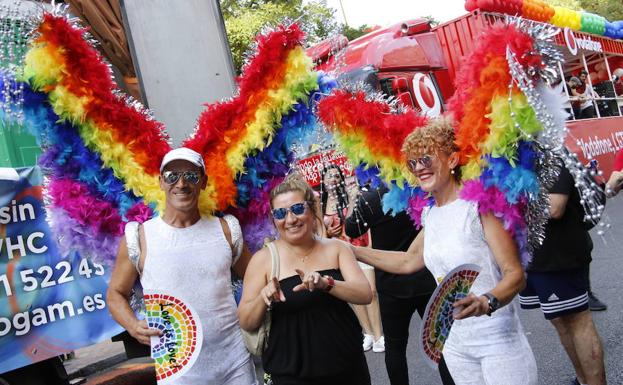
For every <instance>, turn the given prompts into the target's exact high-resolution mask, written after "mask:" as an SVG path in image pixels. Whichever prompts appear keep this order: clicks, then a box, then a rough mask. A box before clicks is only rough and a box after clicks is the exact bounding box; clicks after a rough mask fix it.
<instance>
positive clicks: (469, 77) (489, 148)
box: [318, 22, 566, 266]
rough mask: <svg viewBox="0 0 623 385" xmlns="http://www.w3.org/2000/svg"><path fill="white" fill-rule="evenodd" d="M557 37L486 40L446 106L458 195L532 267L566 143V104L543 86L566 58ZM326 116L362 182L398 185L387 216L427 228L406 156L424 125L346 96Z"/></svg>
mask: <svg viewBox="0 0 623 385" xmlns="http://www.w3.org/2000/svg"><path fill="white" fill-rule="evenodd" d="M551 36H552V33H551V32H550V31H546V30H544V29H543V28H540V27H537V28H535V27H534V26H531V25H529V24H525V23H523V24H522V23H521V22H515V23H508V24H504V25H501V24H500V25H497V26H494V27H492V28H490V29H489V30H487V31H485V32H484V33H483V35H482V36H481V38H480V40H479V42H478V44H477V46H476V47H475V49H474V51H473V52H472V53H471V54H470V55H469V56H468V57H467V58H466V59H465V62H464V64H463V66H462V67H461V69H460V72H459V75H458V78H457V85H456V89H457V92H456V94H455V95H454V96H453V97H452V99H451V100H449V102H448V110H449V111H448V113H450V114H452V115H453V117H454V120H455V122H456V127H455V134H456V135H455V136H456V144H457V145H458V147H459V154H460V159H461V163H462V178H463V189H462V191H461V193H460V196H461V198H463V199H466V200H469V201H473V202H476V203H477V204H478V207H479V210H480V212H481V213H493V214H494V215H496V216H497V217H499V218H500V219H501V220H502V222H503V224H504V227H505V228H506V229H507V230H508V231H509V232H510V233H511V234H512V236H513V237H514V239H515V240H516V242H517V244H518V246H519V249H520V254H521V260H522V264H523V265H524V266H527V264H528V263H529V261H530V259H531V256H530V251H531V249H532V247H534V246H536V245H538V244H539V241H540V240H541V239H542V236H543V231H544V230H543V227H544V224H545V222H546V220H547V217H546V212H547V211H546V207H545V205H546V204H547V198H546V191H547V188H548V187H549V185H550V184H551V183H553V181H554V179H555V177H556V175H557V170H558V168H557V167H556V166H555V162H554V160H553V159H554V158H555V156H556V155H557V154H558V153H559V151H558V150H559V149H560V148H561V144H562V142H563V139H564V120H565V116H566V114H565V113H564V112H562V111H563V108H562V103H563V100H562V98H561V97H560V96H557V97H555V96H554V94H555V93H556V92H557V91H551V90H549V89H548V88H547V87H544V86H543V81H542V80H541V78H540V77H539V75H543V76H545V75H546V74H547V69H548V68H553V67H554V66H555V65H557V60H560V59H561V58H560V56H559V54H557V53H556V51H555V50H554V49H552V48H551V44H550V42H549V39H550V38H551ZM528 74H530V75H528ZM534 90H538V92H537V91H534ZM527 92H530V97H527V95H526V93H527ZM558 95H560V93H558ZM318 115H319V118H320V119H321V121H322V122H323V123H324V124H325V125H326V126H327V127H328V128H329V129H330V130H331V131H333V132H334V133H335V137H336V140H337V142H338V144H339V146H340V147H341V148H342V150H343V151H344V152H345V153H346V155H347V156H348V157H349V159H350V160H351V162H353V164H355V165H356V167H357V170H359V172H358V173H357V176H358V178H359V179H360V181H362V182H366V180H370V179H372V180H374V179H375V178H377V179H380V180H381V181H382V182H383V183H385V184H387V185H389V186H390V192H389V193H388V194H386V195H385V196H384V199H383V206H384V210H385V211H386V212H387V211H389V210H392V211H394V212H397V211H401V210H405V209H406V210H407V211H408V212H409V214H410V215H411V218H412V219H413V220H414V222H415V223H416V224H417V225H419V224H420V216H421V213H422V210H423V209H424V207H426V206H428V205H432V204H433V201H432V198H430V197H429V196H428V195H427V194H425V193H424V192H422V191H421V190H420V189H419V188H417V187H416V185H415V181H414V180H412V179H409V178H410V177H409V176H408V175H409V173H408V172H407V170H406V169H405V159H403V158H402V156H401V154H400V149H401V147H402V142H403V140H404V139H405V138H406V136H407V135H408V133H409V132H411V131H412V130H414V129H417V128H418V127H421V126H422V125H423V124H425V118H423V117H419V116H416V114H415V112H413V111H411V110H405V109H403V110H395V109H392V108H391V106H390V104H389V103H388V102H387V101H384V100H383V99H382V98H379V97H378V96H375V95H366V94H365V92H364V91H355V92H353V91H348V90H336V91H334V92H333V94H332V95H330V96H328V97H327V98H325V99H323V100H322V101H321V102H320V106H319V110H318ZM544 127H547V129H545V128H544ZM526 218H530V219H531V220H530V221H527V219H526Z"/></svg>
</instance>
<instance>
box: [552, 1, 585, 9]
mask: <svg viewBox="0 0 623 385" xmlns="http://www.w3.org/2000/svg"><path fill="white" fill-rule="evenodd" d="M547 3H548V4H549V5H551V6H559V7H564V8H569V9H573V10H575V11H580V10H581V9H582V5H581V4H580V0H548V1H547Z"/></svg>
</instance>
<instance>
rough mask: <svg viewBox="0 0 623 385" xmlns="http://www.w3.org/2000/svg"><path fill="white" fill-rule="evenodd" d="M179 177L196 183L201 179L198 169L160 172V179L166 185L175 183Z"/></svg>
mask: <svg viewBox="0 0 623 385" xmlns="http://www.w3.org/2000/svg"><path fill="white" fill-rule="evenodd" d="M180 178H184V181H186V182H188V183H190V184H197V183H199V180H200V179H201V174H200V173H199V172H198V171H165V172H163V173H162V180H164V183H166V184H168V185H173V184H176V183H177V181H178V180H180Z"/></svg>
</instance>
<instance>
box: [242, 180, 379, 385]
mask: <svg viewBox="0 0 623 385" xmlns="http://www.w3.org/2000/svg"><path fill="white" fill-rule="evenodd" d="M270 199H271V208H272V216H273V220H274V223H275V227H276V228H277V230H278V232H279V239H278V240H276V241H275V246H276V248H277V250H278V252H279V259H280V268H279V272H280V274H279V278H275V279H271V277H270V275H271V256H270V252H269V250H268V249H267V248H263V249H262V250H260V251H258V252H257V253H256V254H255V255H254V256H253V258H252V259H251V262H250V263H249V266H248V268H247V273H246V274H245V277H244V287H243V294H242V299H241V301H240V306H239V308H238V316H239V318H240V326H241V327H242V328H243V329H245V330H256V329H257V328H258V327H259V326H260V324H261V323H262V321H263V319H264V316H265V315H266V312H267V310H268V309H269V307H270V309H271V313H272V326H271V330H270V336H269V339H268V346H267V348H266V350H265V351H264V353H263V355H262V361H263V364H264V370H265V371H266V372H267V373H270V374H271V376H272V379H273V383H274V384H275V385H321V384H322V385H333V384H335V385H344V384H346V385H348V384H353V385H368V384H370V375H369V373H368V367H367V364H366V360H365V357H364V355H363V349H362V346H361V340H362V338H363V336H362V333H361V327H360V326H359V323H358V322H357V318H356V317H355V315H354V313H353V312H352V310H351V308H350V307H349V306H348V303H355V304H368V303H370V300H371V297H372V293H371V290H370V285H369V284H368V282H367V280H366V278H365V277H364V275H363V273H362V271H361V269H360V268H359V266H358V265H357V262H356V260H355V257H354V255H353V253H352V252H351V250H350V249H349V248H348V246H346V245H345V244H343V243H342V242H339V241H336V240H331V239H322V238H319V237H317V236H316V234H315V233H316V230H317V226H320V225H321V224H322V222H321V221H320V220H319V218H317V217H316V216H315V213H316V200H315V199H314V195H313V191H312V190H311V188H310V187H309V186H308V185H307V183H306V182H305V181H304V180H302V178H300V177H299V176H298V175H290V176H288V178H286V180H285V181H284V182H283V183H281V184H280V185H278V186H277V187H275V188H274V189H273V190H272V191H271V194H270Z"/></svg>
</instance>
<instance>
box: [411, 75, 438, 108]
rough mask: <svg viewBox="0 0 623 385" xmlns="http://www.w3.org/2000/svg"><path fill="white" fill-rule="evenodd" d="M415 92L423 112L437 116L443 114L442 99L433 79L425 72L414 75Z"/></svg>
mask: <svg viewBox="0 0 623 385" xmlns="http://www.w3.org/2000/svg"><path fill="white" fill-rule="evenodd" d="M413 93H414V94H415V100H416V102H417V104H418V106H419V107H420V109H421V110H422V114H424V115H426V116H429V117H435V116H439V115H440V114H441V100H439V95H438V94H437V90H436V89H435V85H434V84H433V81H432V80H431V79H430V78H429V77H428V76H427V75H425V74H423V73H416V74H415V75H414V76H413Z"/></svg>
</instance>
